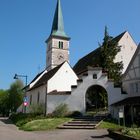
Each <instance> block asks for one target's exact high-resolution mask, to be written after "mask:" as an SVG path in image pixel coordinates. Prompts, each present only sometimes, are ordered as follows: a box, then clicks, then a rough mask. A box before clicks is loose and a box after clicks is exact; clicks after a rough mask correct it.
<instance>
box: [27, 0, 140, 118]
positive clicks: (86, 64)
mask: <svg viewBox="0 0 140 140" xmlns="http://www.w3.org/2000/svg"><path fill="white" fill-rule="evenodd" d="M113 39H114V40H115V41H117V42H118V45H119V46H121V51H120V52H119V53H118V54H117V55H116V58H115V60H114V61H115V62H120V61H122V62H123V65H124V68H123V71H122V73H123V81H124V82H123V90H124V91H125V93H126V94H124V92H122V89H121V88H120V87H115V86H114V82H113V80H111V79H108V77H107V73H105V72H104V71H103V70H102V68H101V67H99V66H98V65H97V64H98V63H100V62H99V61H98V53H99V52H100V48H97V49H96V50H94V51H92V52H90V53H89V54H87V55H86V56H84V57H83V58H81V59H79V61H78V62H77V63H76V64H75V66H74V67H73V68H72V67H71V65H70V62H69V53H70V52H69V47H70V46H69V44H70V37H69V36H68V35H67V34H66V33H65V30H64V22H63V14H62V8H61V3H60V0H57V5H56V9H55V14H54V19H53V24H52V29H51V33H50V35H49V37H48V39H47V40H46V45H47V47H46V68H45V69H44V70H43V71H42V72H41V73H39V74H38V75H37V76H36V77H35V78H34V79H33V80H32V81H31V82H30V84H29V85H28V86H27V87H26V97H27V99H28V106H27V107H26V113H29V112H30V106H31V105H32V104H36V105H39V104H42V105H43V106H44V112H45V114H49V113H52V112H53V111H54V110H55V108H56V107H57V106H59V105H60V104H67V106H68V108H69V111H80V112H81V113H85V112H86V110H87V102H88V99H87V92H88V90H89V89H90V88H91V87H92V89H93V90H94V87H95V88H96V87H99V88H101V89H103V90H105V91H106V93H107V97H108V109H109V112H110V113H111V114H112V116H113V117H115V118H118V112H119V110H120V109H121V108H123V109H124V108H125V107H126V106H128V105H130V104H128V105H126V104H124V103H126V102H125V101H123V100H125V99H127V98H128V99H129V97H132V96H140V95H138V94H139V93H140V51H139V48H140V47H137V45H136V43H135V42H134V40H133V39H132V37H131V35H130V34H129V32H128V31H125V32H123V33H121V34H120V35H118V36H116V37H115V38H113ZM126 52H127V54H126ZM137 57H138V58H137ZM135 59H136V60H135ZM135 61H136V62H135ZM137 61H138V62H137ZM135 64H137V65H136V67H137V69H135ZM132 71H133V72H132ZM130 81H131V82H132V83H131V86H129V84H130ZM136 81H137V82H136ZM135 83H137V84H135ZM132 85H133V86H132ZM130 87H132V88H133V89H134V88H135V87H136V88H137V89H136V91H137V92H136V94H135V95H133V92H132V91H131V92H130V90H129V88H130ZM130 93H131V94H130ZM138 103H139V104H140V102H139V101H138ZM132 105H133V104H132ZM124 106H125V107H124ZM126 108H127V107H126ZM131 108H132V109H131V110H130V111H131V112H132V111H134V110H136V109H134V108H133V106H131ZM137 108H138V109H139V107H137ZM138 109H137V110H138ZM135 112H136V111H135Z"/></svg>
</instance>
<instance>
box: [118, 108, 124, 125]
mask: <svg viewBox="0 0 140 140" xmlns="http://www.w3.org/2000/svg"><path fill="white" fill-rule="evenodd" d="M121 120H123V125H124V126H125V118H124V108H120V110H119V125H121Z"/></svg>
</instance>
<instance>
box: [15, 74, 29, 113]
mask: <svg viewBox="0 0 140 140" xmlns="http://www.w3.org/2000/svg"><path fill="white" fill-rule="evenodd" d="M19 77H21V78H25V88H24V89H25V96H24V103H25V101H26V104H25V105H24V113H26V106H27V97H26V90H27V78H28V76H27V75H18V74H15V76H14V79H19Z"/></svg>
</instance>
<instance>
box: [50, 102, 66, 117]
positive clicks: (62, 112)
mask: <svg viewBox="0 0 140 140" xmlns="http://www.w3.org/2000/svg"><path fill="white" fill-rule="evenodd" d="M67 114H68V106H67V104H60V105H59V106H57V107H56V108H55V110H54V111H53V113H52V115H53V117H64V116H66V115H67Z"/></svg>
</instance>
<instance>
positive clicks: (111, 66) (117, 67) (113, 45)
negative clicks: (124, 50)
mask: <svg viewBox="0 0 140 140" xmlns="http://www.w3.org/2000/svg"><path fill="white" fill-rule="evenodd" d="M100 47H101V56H100V57H101V62H102V63H101V65H102V66H101V67H102V68H103V69H104V70H105V71H107V73H108V77H109V78H111V79H114V81H115V82H120V80H121V72H122V69H123V63H122V62H114V60H115V57H116V55H117V54H118V52H120V49H121V48H120V46H118V42H116V41H115V39H113V37H111V36H110V35H109V34H108V31H107V27H105V32H104V39H103V43H102V45H100Z"/></svg>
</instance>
